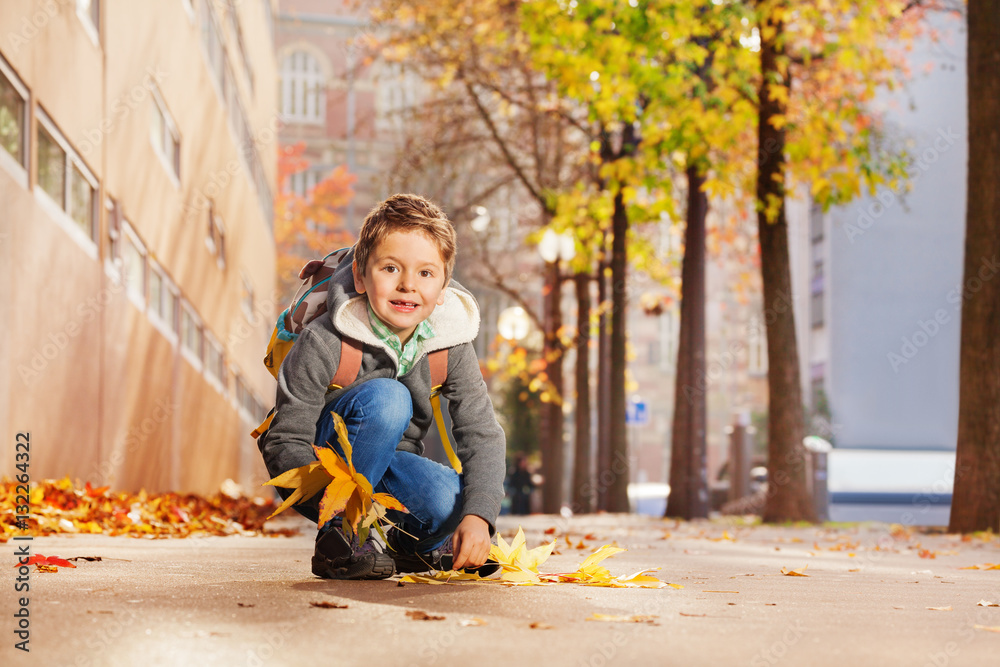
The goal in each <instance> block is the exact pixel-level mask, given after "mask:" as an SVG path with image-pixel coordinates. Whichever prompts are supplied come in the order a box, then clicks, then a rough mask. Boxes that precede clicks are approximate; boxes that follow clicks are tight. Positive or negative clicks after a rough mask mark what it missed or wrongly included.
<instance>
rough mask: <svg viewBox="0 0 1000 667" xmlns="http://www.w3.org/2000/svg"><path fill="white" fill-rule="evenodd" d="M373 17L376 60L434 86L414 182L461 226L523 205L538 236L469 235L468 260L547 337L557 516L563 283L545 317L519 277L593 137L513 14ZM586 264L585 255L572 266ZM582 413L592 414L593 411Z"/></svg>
mask: <svg viewBox="0 0 1000 667" xmlns="http://www.w3.org/2000/svg"><path fill="white" fill-rule="evenodd" d="M375 16H376V20H379V21H383V22H384V23H385V25H386V26H391V27H387V32H388V33H389V34H388V36H387V37H386V38H385V39H384V40H383V41H382V42H381V43H380V44H379V52H380V55H381V56H382V57H383V58H385V59H387V60H389V61H394V62H398V63H400V64H401V65H402V66H404V67H405V68H408V69H409V70H410V71H413V72H416V73H418V74H419V75H420V76H421V77H422V78H423V79H424V80H425V81H427V82H428V83H429V84H431V85H432V87H433V88H432V90H431V91H430V93H429V95H428V97H427V99H426V100H424V101H423V103H422V104H421V107H420V108H419V109H417V110H415V111H414V112H410V114H409V115H410V118H411V123H413V124H414V125H417V127H419V129H420V130H421V131H422V133H421V134H418V135H417V136H415V137H413V138H412V139H410V140H408V141H407V144H406V146H405V148H404V150H403V151H401V159H400V163H401V166H402V167H403V172H404V173H405V174H406V175H407V176H408V177H409V180H410V181H411V182H417V183H424V184H426V187H428V188H437V189H438V190H439V191H440V193H441V194H440V196H439V199H440V200H441V201H444V202H447V203H446V205H447V206H448V208H449V210H450V211H451V213H452V217H453V218H454V219H456V220H457V221H458V222H459V224H461V223H462V222H463V219H464V221H468V220H470V219H471V218H473V217H474V216H475V215H477V214H476V213H475V209H476V207H477V206H478V205H480V204H482V203H485V200H487V199H488V198H490V197H494V196H495V197H496V198H497V199H503V195H504V194H506V195H509V197H508V198H507V201H508V204H507V207H508V208H510V202H511V201H513V202H519V203H516V204H514V209H515V210H512V211H511V210H508V211H507V212H506V213H509V214H512V215H514V216H516V217H517V218H519V219H518V220H516V222H517V223H518V226H519V227H521V226H522V225H524V223H526V222H527V223H529V225H532V226H534V227H535V231H532V232H531V233H529V234H528V235H525V234H523V233H521V232H520V231H518V233H517V235H516V236H517V237H518V238H517V239H515V242H516V243H519V244H520V247H515V248H510V247H505V248H498V247H497V243H496V242H495V239H494V238H493V236H494V234H493V233H492V231H493V230H492V229H489V230H486V231H483V232H473V233H469V234H467V235H466V236H465V242H466V243H467V244H468V245H466V246H465V247H466V248H470V245H471V248H470V250H471V252H469V251H466V252H465V257H466V258H469V257H470V256H471V257H472V258H473V261H472V262H470V264H474V266H473V267H471V268H473V269H474V271H475V275H476V276H477V277H478V278H479V279H480V280H481V282H482V283H483V284H485V285H487V286H489V287H490V288H492V289H494V290H497V291H499V292H500V293H502V294H504V295H506V296H507V297H508V298H509V299H511V300H513V301H514V302H515V303H518V304H519V305H521V306H522V307H523V308H524V309H525V311H526V312H527V313H528V314H529V316H530V317H531V318H532V320H533V321H534V322H535V324H536V326H537V327H538V328H539V329H540V330H542V332H543V349H542V355H541V357H540V358H539V359H538V360H537V361H538V363H537V364H531V365H529V367H528V368H529V370H530V371H531V372H533V373H534V378H533V379H534V380H535V383H534V384H535V386H536V388H537V387H538V384H539V383H541V384H543V385H544V389H543V390H541V391H540V393H539V396H541V397H544V401H545V402H544V405H543V419H542V429H541V431H542V432H541V434H540V440H541V450H542V463H543V475H544V477H545V486H544V487H543V508H544V510H545V511H547V512H558V511H559V508H560V506H561V505H562V501H563V498H562V486H563V482H562V480H563V478H564V471H563V463H562V461H563V419H564V417H563V398H564V394H565V388H564V382H563V377H562V364H563V360H564V353H565V351H566V349H567V348H568V347H569V346H571V345H572V344H573V340H572V339H571V338H567V336H565V335H564V334H565V331H564V329H563V327H562V326H561V320H562V315H561V310H560V304H561V299H560V298H559V295H560V294H561V285H562V282H563V276H562V275H561V274H560V273H558V271H553V267H552V266H549V267H547V271H546V272H545V276H544V278H543V286H542V293H543V304H542V308H541V309H539V308H538V307H537V306H536V305H535V304H534V303H532V302H531V299H529V298H528V297H527V295H526V294H525V291H524V289H523V287H522V286H521V285H519V284H518V281H517V280H516V276H517V275H518V273H521V272H523V268H520V267H521V266H522V265H523V264H524V252H523V248H524V246H525V245H528V246H531V245H534V244H535V243H537V242H538V240H539V238H540V232H541V230H542V229H543V228H545V227H547V226H549V225H550V224H551V222H552V220H553V217H554V216H555V214H556V208H557V194H558V193H560V192H563V191H566V190H567V189H571V188H573V187H574V186H575V185H576V184H577V183H578V182H580V181H581V180H587V179H588V178H589V176H588V172H589V171H590V170H591V168H590V165H589V163H588V162H587V160H586V157H587V155H588V154H589V148H588V145H589V143H588V142H589V138H587V137H581V133H582V132H583V131H584V130H585V129H586V128H585V127H584V126H583V125H582V122H583V121H585V120H586V118H585V115H582V114H579V113H577V112H578V110H576V109H574V108H573V107H572V106H570V105H566V104H564V102H563V101H562V100H561V99H560V98H559V96H558V95H557V91H556V88H555V85H554V84H553V83H552V82H551V81H549V80H547V79H546V78H545V77H542V76H540V75H539V73H538V71H537V69H535V68H534V67H533V64H532V62H531V59H530V57H529V55H530V54H529V47H530V44H529V42H528V37H527V35H526V34H525V33H524V31H523V30H522V29H521V25H520V16H519V13H518V11H517V6H516V5H511V4H510V3H506V2H499V1H486V2H471V1H469V0H453V1H450V2H422V1H420V0H404V1H402V2H398V1H394V2H386V3H384V5H380V6H379V7H378V8H377V9H376V10H375ZM414 121H416V123H414ZM471 183H476V184H478V187H475V186H471V185H469V184H471ZM459 191H463V192H462V194H460V195H459V196H457V197H456V194H457V193H458V192H459ZM449 200H450V201H449ZM449 204H450V205H449ZM591 226H593V225H591ZM536 232H537V233H536ZM581 245H582V243H581ZM519 251H520V252H519ZM533 255H534V253H533V252H532V253H531V255H529V257H531V256H533ZM584 256H587V255H585V254H584V253H579V254H578V259H577V260H575V264H574V266H575V267H579V266H580V262H582V259H580V258H582V257H584ZM578 270H584V271H586V272H587V273H588V274H589V273H590V270H589V269H578ZM512 275H513V276H515V279H514V280H512V279H511V276H512ZM588 310H589V308H588ZM587 356H588V355H583V356H582V359H583V360H584V361H586V359H587ZM521 372H527V371H521ZM578 409H583V410H584V411H586V412H589V411H590V407H589V405H583V406H579V405H578Z"/></svg>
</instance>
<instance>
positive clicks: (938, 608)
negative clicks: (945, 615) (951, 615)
mask: <svg viewBox="0 0 1000 667" xmlns="http://www.w3.org/2000/svg"><path fill="white" fill-rule="evenodd" d="M927 609H929V610H930V611H952V608H951V605H948V606H947V607H927Z"/></svg>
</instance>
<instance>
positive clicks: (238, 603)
mask: <svg viewBox="0 0 1000 667" xmlns="http://www.w3.org/2000/svg"><path fill="white" fill-rule="evenodd" d="M310 604H313V605H316V606H319V605H317V604H316V603H315V602H311V603H310ZM236 606H237V607H253V606H255V605H252V604H246V603H244V602H237V603H236Z"/></svg>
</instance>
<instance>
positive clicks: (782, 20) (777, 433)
mask: <svg viewBox="0 0 1000 667" xmlns="http://www.w3.org/2000/svg"><path fill="white" fill-rule="evenodd" d="M933 6H934V5H932V3H930V2H928V3H922V2H920V1H919V0H914V1H911V2H909V3H904V2H900V1H891V2H883V1H882V0H850V1H849V0H759V2H757V3H755V10H756V22H755V26H756V31H757V35H756V37H757V39H759V46H756V47H755V48H756V49H757V50H758V54H759V58H760V65H759V67H760V69H759V79H758V85H757V90H756V103H757V106H758V114H757V150H758V155H757V160H756V178H755V187H754V191H755V194H756V208H757V222H758V225H757V229H758V239H759V243H760V255H761V276H762V279H763V280H762V282H763V297H764V298H763V306H764V314H765V321H766V324H767V352H768V434H769V437H768V475H769V488H768V495H767V501H766V505H765V508H764V519H765V520H766V521H789V520H809V521H814V520H815V519H816V512H815V508H814V507H813V502H812V498H811V495H810V493H809V480H807V478H806V469H807V468H806V464H805V456H806V454H805V450H804V447H803V445H802V438H803V436H804V435H805V424H804V415H803V409H802V406H803V401H802V390H801V384H800V381H799V354H798V344H797V341H796V336H795V318H794V307H793V303H792V299H791V294H792V289H791V277H790V268H789V265H790V262H789V250H788V222H787V218H786V208H785V202H786V199H787V198H788V197H793V196H796V195H797V194H798V193H799V190H800V188H806V189H808V192H809V195H810V196H811V197H812V198H813V200H814V201H816V202H818V203H820V204H821V205H823V206H824V208H826V207H829V206H831V205H834V204H843V203H846V202H848V201H850V200H851V199H853V198H855V197H857V196H859V195H860V194H861V193H862V191H863V190H864V191H867V192H869V193H871V194H874V193H875V190H876V188H877V187H879V186H885V185H887V186H890V187H892V188H894V189H896V188H900V187H902V184H903V183H904V182H905V180H906V177H907V165H908V158H907V156H906V153H905V151H902V150H900V149H898V148H897V147H894V146H892V145H891V144H889V143H887V142H886V141H884V136H883V134H882V132H881V125H880V119H879V117H878V116H877V115H876V114H874V113H873V112H872V110H871V102H872V101H873V100H874V96H875V94H876V93H877V92H878V91H879V90H885V89H888V90H893V89H895V88H897V87H898V86H899V85H900V82H901V81H902V80H903V79H904V78H905V73H906V71H907V65H906V61H905V50H906V47H907V45H908V44H909V43H910V42H912V39H913V38H914V36H915V35H916V34H918V32H919V31H920V30H921V20H922V18H923V14H924V12H925V11H926V10H928V9H930V8H932V7H933Z"/></svg>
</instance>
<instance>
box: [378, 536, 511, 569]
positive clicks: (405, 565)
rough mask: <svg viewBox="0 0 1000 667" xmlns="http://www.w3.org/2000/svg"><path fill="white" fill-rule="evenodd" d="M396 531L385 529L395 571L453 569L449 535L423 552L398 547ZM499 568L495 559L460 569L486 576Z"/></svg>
mask: <svg viewBox="0 0 1000 667" xmlns="http://www.w3.org/2000/svg"><path fill="white" fill-rule="evenodd" d="M397 532H398V531H397V530H396V528H395V527H393V526H390V527H389V528H388V529H387V530H386V531H385V541H386V545H387V546H388V548H389V555H390V556H391V557H392V560H393V561H394V562H395V564H396V572H427V571H428V570H441V571H448V570H453V569H455V568H454V566H453V562H454V561H453V558H454V554H453V552H452V543H451V536H449V537H448V539H447V540H446V541H445V543H444V544H442V545H441V546H439V547H438V548H437V549H433V550H431V551H428V552H425V553H415V552H413V551H410V550H407V549H403V548H400V547H399V544H398V542H399V536H398V534H397ZM499 569H500V564H499V563H497V562H496V561H495V560H487V561H486V562H485V563H483V564H482V565H480V566H479V567H466V568H463V569H462V571H463V572H465V573H467V574H473V573H476V574H478V575H479V576H480V577H488V576H490V575H491V574H493V573H494V572H496V571H497V570H499Z"/></svg>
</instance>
